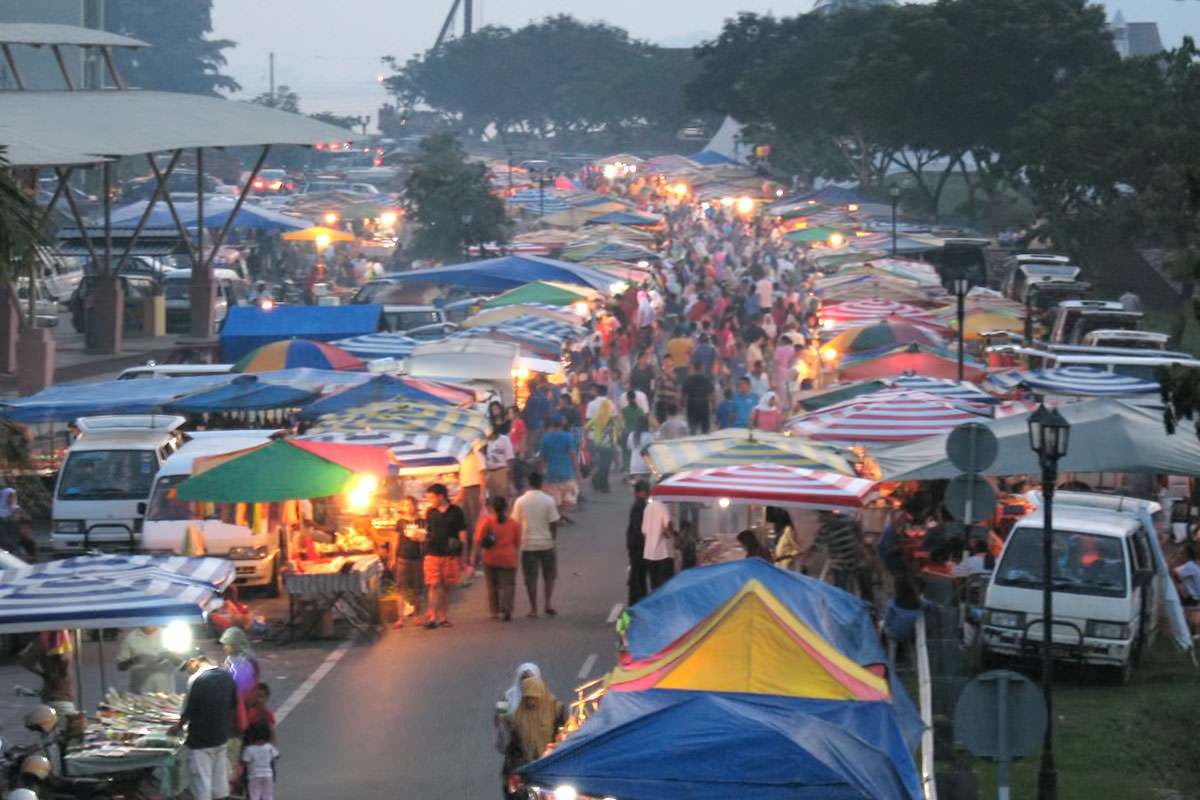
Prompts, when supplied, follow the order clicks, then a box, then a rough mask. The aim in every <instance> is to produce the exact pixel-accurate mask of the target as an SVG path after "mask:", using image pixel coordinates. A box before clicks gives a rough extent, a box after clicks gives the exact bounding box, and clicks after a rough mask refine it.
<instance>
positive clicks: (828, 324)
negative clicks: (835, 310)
mask: <svg viewBox="0 0 1200 800" xmlns="http://www.w3.org/2000/svg"><path fill="white" fill-rule="evenodd" d="M821 327H822V328H824V329H825V330H827V331H831V330H833V320H831V319H823V320H821Z"/></svg>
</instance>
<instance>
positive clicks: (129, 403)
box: [0, 375, 233, 423]
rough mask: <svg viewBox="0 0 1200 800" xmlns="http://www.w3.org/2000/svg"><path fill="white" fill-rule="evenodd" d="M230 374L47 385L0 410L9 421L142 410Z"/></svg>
mask: <svg viewBox="0 0 1200 800" xmlns="http://www.w3.org/2000/svg"><path fill="white" fill-rule="evenodd" d="M232 377H233V376H232V375H194V376H189V377H185V378H160V379H155V380H125V381H99V382H96V383H64V384H56V385H54V386H48V387H47V388H45V389H43V390H42V391H40V392H38V393H37V394H33V395H30V396H29V397H21V398H16V399H12V400H7V401H5V402H4V404H3V405H0V413H3V414H4V416H6V417H8V418H9V419H10V420H12V421H13V422H24V423H29V422H70V421H71V420H73V419H78V418H79V417H88V416H94V415H96V414H144V413H146V412H150V411H155V410H157V409H159V408H161V407H162V406H163V404H165V403H168V402H170V401H171V400H174V399H175V398H177V397H183V396H184V395H188V394H194V393H195V392H199V391H203V390H205V389H211V388H213V387H214V386H222V385H224V384H227V383H229V381H230V379H231V378H232Z"/></svg>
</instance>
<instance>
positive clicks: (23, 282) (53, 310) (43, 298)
mask: <svg viewBox="0 0 1200 800" xmlns="http://www.w3.org/2000/svg"><path fill="white" fill-rule="evenodd" d="M17 305H18V306H19V307H20V310H21V317H22V318H25V317H26V315H27V314H28V313H29V279H28V278H18V279H17ZM58 311H59V305H58V298H57V297H55V296H54V295H53V294H51V292H50V289H49V287H48V286H47V284H46V281H45V279H43V278H39V279H38V280H36V281H34V283H33V324H34V326H35V327H38V328H53V327H55V326H56V325H58Z"/></svg>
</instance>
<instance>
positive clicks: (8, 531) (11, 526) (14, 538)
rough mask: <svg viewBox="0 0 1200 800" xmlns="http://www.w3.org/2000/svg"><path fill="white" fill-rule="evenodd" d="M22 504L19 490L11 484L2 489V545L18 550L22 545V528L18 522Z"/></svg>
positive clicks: (0, 498)
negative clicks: (19, 501)
mask: <svg viewBox="0 0 1200 800" xmlns="http://www.w3.org/2000/svg"><path fill="white" fill-rule="evenodd" d="M20 514H21V506H20V504H19V503H18V502H17V490H16V489H14V488H12V487H11V486H6V487H4V489H3V490H0V547H3V548H4V549H5V550H11V551H13V552H16V551H17V550H18V549H19V546H20V539H21V537H20V529H19V528H18V525H17V523H18V522H19V518H20Z"/></svg>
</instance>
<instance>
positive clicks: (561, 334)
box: [454, 316, 587, 350]
mask: <svg viewBox="0 0 1200 800" xmlns="http://www.w3.org/2000/svg"><path fill="white" fill-rule="evenodd" d="M493 331H495V332H498V333H502V334H504V335H506V336H511V337H512V338H514V339H520V340H522V341H527V342H529V343H530V344H533V345H538V346H540V347H549V348H551V349H555V350H557V349H559V348H561V347H562V344H563V342H565V341H567V340H568V339H579V338H582V337H583V336H585V335H587V329H586V328H583V327H582V326H579V325H572V324H571V323H569V322H562V321H560V320H556V319H550V318H549V317H535V316H522V317H513V318H512V319H506V320H504V321H503V322H500V323H497V324H495V325H480V326H478V327H474V328H464V329H463V330H461V331H458V332H457V333H455V334H454V335H455V336H486V335H488V334H489V333H491V332H493Z"/></svg>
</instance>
